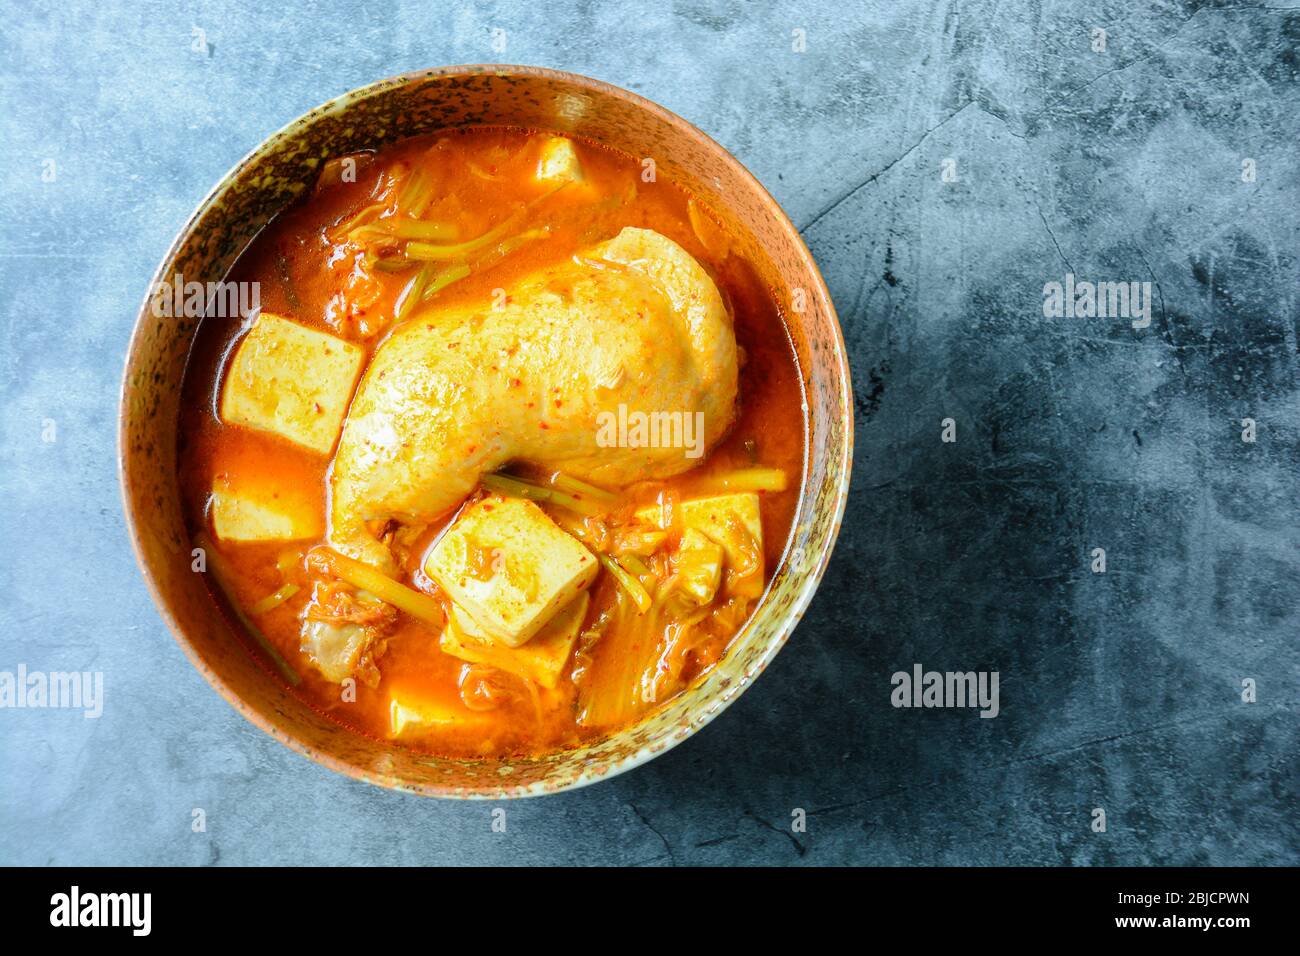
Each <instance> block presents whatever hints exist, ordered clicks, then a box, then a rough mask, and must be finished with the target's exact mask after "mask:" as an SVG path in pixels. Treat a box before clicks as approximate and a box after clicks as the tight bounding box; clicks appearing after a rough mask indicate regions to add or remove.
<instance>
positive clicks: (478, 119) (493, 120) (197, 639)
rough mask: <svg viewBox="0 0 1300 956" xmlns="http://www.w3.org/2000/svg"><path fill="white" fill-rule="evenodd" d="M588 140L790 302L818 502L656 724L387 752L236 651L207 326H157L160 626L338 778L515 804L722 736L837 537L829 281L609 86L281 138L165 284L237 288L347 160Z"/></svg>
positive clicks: (243, 169)
mask: <svg viewBox="0 0 1300 956" xmlns="http://www.w3.org/2000/svg"><path fill="white" fill-rule="evenodd" d="M501 125H505V126H522V127H531V128H535V129H545V130H555V131H559V132H568V133H574V134H576V135H579V136H582V137H585V138H588V139H591V140H595V141H596V142H599V143H603V144H606V145H609V146H612V147H615V148H618V149H621V150H623V151H624V152H626V153H630V154H631V155H633V156H635V157H640V158H642V159H644V158H653V159H654V160H655V163H656V166H657V168H658V170H659V171H660V174H661V175H665V176H667V177H669V178H670V179H672V180H674V181H676V182H677V183H679V184H680V185H682V186H684V187H685V188H686V189H687V190H689V191H690V192H691V193H693V194H694V195H695V196H696V197H697V198H698V199H699V200H701V201H702V202H704V203H705V204H706V205H707V206H709V208H711V209H712V210H713V211H714V212H715V213H716V214H717V215H718V216H719V217H720V218H722V219H723V221H724V222H725V223H726V225H727V226H728V228H729V231H730V232H731V233H732V234H733V236H735V237H736V239H737V240H738V253H737V254H739V255H742V256H743V257H745V258H746V259H747V260H748V261H749V263H750V265H751V266H752V267H753V268H754V269H755V270H756V271H757V273H758V275H759V276H760V278H761V279H762V280H763V281H764V283H765V284H766V285H767V286H768V287H769V288H770V289H771V290H772V293H773V294H774V295H775V296H776V297H777V298H778V300H779V301H780V302H781V303H782V305H783V308H784V311H785V313H786V315H787V322H788V326H789V331H790V334H791V337H792V339H793V342H794V347H795V351H796V353H797V356H798V360H799V364H800V369H801V372H802V375H803V384H804V390H805V404H806V406H807V407H806V411H805V420H806V424H807V451H806V456H805V471H804V476H803V493H802V496H801V499H800V503H799V510H798V513H797V514H796V516H795V523H794V530H793V533H792V537H791V541H790V543H789V546H788V548H787V551H786V556H785V559H784V560H783V561H782V563H781V566H780V567H779V568H778V570H777V572H776V574H775V576H774V578H773V581H772V583H771V585H770V586H769V588H768V591H767V594H766V595H765V597H764V599H763V601H762V602H761V604H760V605H759V608H758V610H757V612H756V613H755V615H754V617H753V618H752V619H751V621H750V623H749V624H748V625H747V627H746V629H745V631H744V632H743V633H742V634H741V635H740V636H739V637H738V639H737V640H736V642H735V643H734V644H733V645H732V647H731V650H730V651H729V652H728V654H727V656H726V657H725V658H724V660H723V661H722V662H721V663H720V664H719V665H718V666H717V667H716V668H715V669H714V670H713V671H712V672H711V673H710V674H709V675H708V676H706V677H705V678H704V679H703V680H702V681H700V682H698V683H697V684H696V685H694V686H693V687H691V688H689V689H688V690H687V691H686V692H685V693H683V694H682V695H680V696H679V697H677V698H676V699H675V700H674V701H673V702H671V703H670V704H669V705H668V706H667V707H665V708H664V709H662V710H660V711H658V712H657V713H655V714H652V715H651V716H649V717H648V718H646V719H645V720H643V721H642V722H641V723H639V724H637V725H635V726H633V727H630V728H627V729H625V730H623V731H621V732H619V733H617V734H615V735H614V736H612V737H609V738H607V739H606V740H603V741H601V742H599V743H597V744H595V745H592V746H588V747H584V748H581V749H578V750H573V751H568V752H565V753H561V754H556V755H552V756H548V757H544V758H541V759H535V760H517V761H512V762H511V763H509V764H508V765H506V764H501V763H497V762H482V763H480V762H468V761H458V760H443V759H437V758H432V757H429V756H426V755H420V754H416V753H412V752H410V751H407V750H404V749H401V748H397V747H394V746H392V745H391V744H388V743H385V742H382V741H375V740H370V739H368V738H366V737H363V736H361V735H359V734H357V733H355V732H354V731H351V730H348V729H346V728H344V727H342V726H340V725H338V724H336V723H334V722H333V721H331V720H329V719H328V718H326V717H324V716H322V715H321V714H319V713H317V712H316V711H314V710H313V709H311V708H310V707H308V706H307V705H306V704H304V703H303V702H302V701H300V700H299V699H298V698H297V697H295V696H294V695H293V694H292V693H291V692H290V691H289V689H288V688H287V687H285V686H283V685H282V684H281V682H280V681H279V680H278V679H277V678H275V677H273V676H272V675H271V673H270V672H269V671H268V670H267V668H266V667H265V666H263V665H262V664H261V663H260V662H259V661H257V660H256V659H255V658H254V657H253V656H252V655H251V654H250V653H249V652H248V651H247V650H246V649H245V645H244V643H243V642H242V640H240V639H239V638H237V637H236V636H235V635H233V634H232V633H230V630H229V627H228V625H227V624H226V622H225V620H224V618H223V617H222V615H221V614H220V613H219V612H218V611H217V609H216V606H215V604H214V602H213V600H212V598H211V596H210V594H209V593H208V591H207V589H206V587H205V584H204V581H203V580H202V576H201V575H199V574H196V573H194V572H193V571H192V570H191V561H192V557H191V548H192V544H191V542H190V540H189V537H188V535H187V533H186V531H185V528H184V523H183V520H182V513H181V504H180V497H179V491H178V487H177V480H176V454H177V448H176V437H177V436H176V428H177V413H178V407H177V406H178V399H179V396H180V392H181V388H180V385H181V379H182V376H183V374H184V370H185V361H186V355H187V353H188V350H189V347H190V344H191V341H192V339H193V336H194V332H195V329H196V326H197V322H198V321H199V320H198V319H193V318H161V317H157V316H154V315H153V314H152V312H151V310H150V309H149V308H148V307H147V301H146V307H145V308H143V309H142V311H141V314H140V318H139V320H138V322H137V325H136V329H135V333H134V337H133V339H132V342H131V347H130V351H129V354H128V358H127V368H126V373H125V379H124V382H123V392H122V409H121V415H122V418H121V436H120V442H121V447H120V453H121V469H122V484H123V494H124V499H125V507H126V512H127V520H128V524H129V526H130V528H131V534H132V538H133V542H134V545H135V548H136V551H137V555H138V557H139V559H140V562H141V566H142V568H143V570H144V572H145V577H146V579H147V581H148V582H149V585H150V587H151V589H152V591H153V594H154V598H155V600H156V602H157V603H158V606H159V608H160V610H161V611H162V613H163V616H164V617H165V618H166V619H167V621H168V623H169V625H170V626H171V628H172V630H173V632H174V634H175V636H176V638H177V641H178V642H179V643H180V644H181V646H182V648H183V649H184V650H185V652H186V653H187V654H188V655H189V657H190V659H191V660H192V661H193V662H194V665H195V666H196V667H198V668H199V670H200V671H201V672H202V673H203V674H204V676H205V677H206V678H207V679H208V681H209V682H210V683H212V684H213V686H214V687H216V688H217V689H218V690H219V691H220V692H221V693H222V695H223V696H225V697H226V699H227V700H228V701H230V703H231V704H232V705H233V706H234V707H236V708H237V709H238V710H240V711H241V712H242V713H243V714H244V715H245V716H247V717H248V718H249V719H250V720H252V721H253V722H254V723H255V724H257V725H258V726H260V727H261V728H262V729H264V730H266V731H267V732H268V733H270V734H271V735H272V736H275V737H276V738H278V739H280V740H281V741H282V742H284V743H286V744H288V745H289V746H291V747H293V748H294V749H297V750H299V751H300V752H302V753H305V754H307V755H308V756H310V757H312V758H313V759H316V760H318V761H320V762H322V763H324V764H326V765H327V766H330V767H332V768H333V769H336V770H340V771H342V772H345V773H348V774H349V775H352V776H355V777H358V778H361V779H364V780H367V781H370V782H374V783H378V784H381V785H384V786H390V787H397V788H400V789H407V790H411V791H414V792H419V793H425V794H430V795H437V796H464V797H471V796H476V797H488V798H499V797H504V796H523V795H530V794H537V793H545V792H550V791H554V790H559V789H564V788H567V787H572V786H577V785H581V784H583V783H587V782H590V781H592V780H595V779H600V778H601V777H602V776H606V775H609V774H611V773H615V772H618V771H620V770H624V769H627V768H628V767H630V766H635V765H636V764H637V763H639V762H641V761H643V760H645V759H648V757H650V756H652V755H653V754H655V753H658V752H660V751H662V750H664V749H666V748H667V747H669V746H671V745H672V744H673V743H675V742H677V741H678V740H681V739H683V738H684V737H686V736H687V735H689V734H690V733H691V732H692V731H693V730H694V729H695V728H697V727H699V726H701V725H702V724H704V723H706V722H707V721H708V720H709V719H711V718H712V717H713V716H714V715H715V714H716V713H718V712H719V711H720V710H721V709H722V708H723V707H725V706H726V704H727V703H729V702H730V701H731V700H732V699H733V698H734V697H735V695H736V694H738V693H739V692H740V691H741V690H743V688H744V687H745V686H746V685H747V684H748V683H749V682H750V681H751V680H753V679H754V678H755V677H756V676H757V675H758V673H759V672H760V671H761V670H762V669H763V667H764V666H765V665H766V663H767V662H768V661H769V660H770V659H771V657H772V655H773V654H775V653H776V651H777V650H778V649H779V648H780V646H781V644H782V643H784V641H785V638H786V637H787V636H788V634H789V632H790V630H791V629H792V628H793V627H794V625H795V623H796V622H797V620H798V617H799V615H800V614H801V613H802V611H803V609H804V607H805V606H806V604H807V601H808V600H809V598H810V597H811V594H812V591H813V589H814V588H815V587H816V583H817V580H818V579H819V578H820V576H821V573H822V570H823V569H824V567H825V562H826V560H827V559H828V558H829V555H830V550H831V547H832V545H833V544H834V540H835V535H836V533H837V532H838V528H839V521H840V516H841V514H842V512H843V506H844V498H845V495H846V493H847V488H848V470H849V462H850V461H851V442H852V406H851V402H850V401H849V396H850V394H851V393H850V391H849V382H848V364H847V360H846V357H845V352H844V343H843V339H842V337H841V334H840V329H839V325H838V322H837V321H836V318H835V313H834V309H833V307H832V305H831V302H830V298H829V295H828V294H827V292H826V288H825V285H824V284H823V283H822V281H821V277H820V275H819V274H818V273H817V269H816V266H815V265H814V264H813V262H812V259H811V258H810V257H809V255H808V253H807V250H806V249H805V247H804V246H803V243H802V241H801V240H800V239H799V236H798V233H797V232H796V230H795V229H794V228H793V226H791V225H790V223H789V221H788V220H787V219H786V218H785V216H784V214H783V213H782V212H781V210H780V208H779V207H778V206H777V205H776V203H775V202H774V201H773V200H772V199H771V197H769V196H768V195H767V193H766V191H765V190H764V189H763V188H762V187H761V186H759V185H758V184H757V182H756V181H754V180H753V178H752V177H751V176H750V175H749V174H748V173H747V172H746V171H745V170H744V168H743V167H742V166H740V164H739V163H737V162H736V161H735V160H734V159H732V158H731V157H730V156H729V155H728V154H727V153H726V152H725V151H724V150H722V149H721V147H719V146H717V145H716V144H715V143H713V142H712V141H711V140H709V139H708V138H707V137H705V136H704V135H703V134H701V133H699V132H698V131H697V130H695V129H694V128H693V127H691V126H689V125H688V124H687V123H685V122H684V121H682V120H681V119H679V118H677V117H675V116H673V115H672V114H670V113H668V112H666V111H665V110H662V109H661V108H659V107H657V106H654V105H653V104H651V103H649V102H647V101H645V100H643V99H641V98H639V97H636V96H633V95H632V94H629V93H627V92H625V91H622V90H618V89H616V88H614V87H610V86H607V85H606V84H603V83H599V82H597V81H594V80H588V79H585V78H581V77H576V76H573V75H570V74H562V73H556V72H552V71H547V70H541V69H535V68H527V67H492V66H489V67H455V68H448V69H444V70H435V71H431V72H427V73H419V74H411V75H407V76H403V77H397V78H394V79H391V80H385V81H382V82H380V83H377V84H374V85H373V86H370V87H366V88H364V89H362V90H358V91H355V92H353V93H350V94H347V95H346V96H344V97H341V98H339V99H338V100H335V101H332V102H331V103H328V104H326V105H324V106H322V107H320V108H318V109H316V110H313V111H312V112H311V113H309V114H307V115H306V116H304V117H303V118H301V119H299V120H297V121H295V122H294V123H292V124H290V125H289V126H288V127H286V128H285V129H284V130H281V131H280V132H278V133H276V134H275V135H274V136H272V137H271V138H270V139H268V140H267V141H266V142H265V143H264V144H262V145H261V146H260V147H258V149H256V150H255V151H254V152H253V153H252V154H250V155H249V156H248V157H247V158H246V159H245V160H244V161H243V162H241V163H240V165H239V166H238V167H236V169H234V170H233V171H232V172H231V173H230V174H229V175H228V176H227V177H226V178H225V179H224V180H223V181H222V182H221V184H220V185H218V187H217V188H216V189H215V190H214V191H213V192H212V194H211V195H210V196H209V197H208V198H207V199H205V200H204V202H203V203H202V204H201V205H200V207H199V209H198V210H197V211H196V212H195V214H194V216H193V217H192V218H191V220H190V222H189V223H187V225H186V226H185V228H184V229H183V230H182V232H181V234H180V236H179V237H178V238H177V240H176V243H175V244H174V245H173V247H172V249H171V250H170V251H169V253H168V255H167V257H166V258H165V259H164V261H163V263H162V265H161V266H160V267H159V272H158V275H157V276H156V277H155V280H156V281H170V278H171V277H172V276H173V275H175V274H176V273H180V274H182V275H183V276H184V277H185V280H186V281H190V280H198V281H201V282H207V281H216V280H219V279H221V278H223V277H224V276H225V274H226V272H227V271H228V270H229V268H230V266H231V265H232V264H233V262H234V260H235V258H236V257H237V256H238V255H239V253H240V252H241V251H242V250H243V249H244V247H245V245H246V244H247V243H248V242H249V241H250V240H251V239H252V238H253V236H255V235H256V234H257V232H258V231H259V230H260V229H261V228H262V227H263V226H264V225H266V223H267V222H268V221H269V220H270V219H271V218H272V217H273V216H274V215H275V214H276V213H278V212H279V211H280V210H281V209H283V208H284V207H285V206H286V205H288V204H289V203H290V202H292V201H293V200H294V199H296V198H297V197H298V196H300V195H301V194H302V193H303V192H304V191H305V190H307V189H309V188H310V187H311V186H312V184H313V183H314V182H315V179H316V176H317V174H318V172H319V169H320V166H321V164H322V163H323V162H324V161H325V160H326V159H328V158H329V157H331V156H337V155H340V154H344V153H349V152H355V151H357V150H361V149H371V148H375V147H379V146H383V145H385V144H387V143H390V142H394V141H396V140H399V139H404V138H406V137H408V136H413V135H417V134H421V133H428V132H434V131H436V130H439V129H445V128H453V127H467V126H501Z"/></svg>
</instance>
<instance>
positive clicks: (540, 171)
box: [537, 136, 583, 184]
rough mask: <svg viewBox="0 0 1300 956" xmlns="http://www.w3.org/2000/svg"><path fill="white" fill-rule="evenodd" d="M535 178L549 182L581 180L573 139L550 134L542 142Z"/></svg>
mask: <svg viewBox="0 0 1300 956" xmlns="http://www.w3.org/2000/svg"><path fill="white" fill-rule="evenodd" d="M537 178H538V179H540V180H542V181H543V182H551V183H556V184H559V183H564V182H569V183H580V182H582V180H583V174H582V163H580V162H579V161H578V150H577V147H576V146H574V145H573V140H571V139H566V138H564V137H563V136H552V137H550V138H548V139H547V140H546V142H544V143H543V144H542V153H541V157H540V158H539V159H538V161H537Z"/></svg>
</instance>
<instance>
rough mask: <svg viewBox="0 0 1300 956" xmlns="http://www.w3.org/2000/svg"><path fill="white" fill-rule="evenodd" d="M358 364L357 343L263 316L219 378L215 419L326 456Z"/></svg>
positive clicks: (358, 370) (361, 353) (362, 358)
mask: <svg viewBox="0 0 1300 956" xmlns="http://www.w3.org/2000/svg"><path fill="white" fill-rule="evenodd" d="M365 359H366V353H365V350H364V349H362V348H360V347H359V346H356V345H353V344H352V343H350V342H345V341H343V339H340V338H336V337H335V336H333V335H326V334H325V333H324V332H317V331H316V330H315V329H309V328H307V327H306V326H303V325H299V324H298V323H297V322H293V321H290V320H289V319H286V318H284V317H283V316H279V315H273V314H271V313H269V312H263V313H261V315H259V316H258V318H257V322H256V323H255V324H254V325H253V327H252V329H250V330H249V332H248V334H247V335H246V336H244V340H243V341H242V342H240V343H239V348H238V349H236V351H235V357H234V359H233V360H232V361H231V363H230V370H229V371H228V372H227V373H226V381H225V385H224V386H223V387H222V391H221V419H222V421H225V422H230V423H233V424H236V425H247V426H248V427H249V428H256V429H259V430H261V431H267V432H272V433H274V434H276V435H279V436H280V437H281V438H285V439H287V440H288V441H291V442H293V443H294V444H297V445H301V446H302V447H304V448H307V449H309V450H311V451H314V452H317V453H318V454H321V455H328V454H329V453H330V450H331V449H332V448H333V447H334V442H335V441H337V440H338V437H339V432H340V431H341V430H342V428H343V416H344V415H346V414H347V410H348V403H349V402H350V401H351V400H352V389H353V387H354V386H355V385H356V384H357V378H358V376H359V375H360V374H361V366H362V365H363V364H364V363H365Z"/></svg>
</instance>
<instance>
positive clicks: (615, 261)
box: [329, 227, 737, 573]
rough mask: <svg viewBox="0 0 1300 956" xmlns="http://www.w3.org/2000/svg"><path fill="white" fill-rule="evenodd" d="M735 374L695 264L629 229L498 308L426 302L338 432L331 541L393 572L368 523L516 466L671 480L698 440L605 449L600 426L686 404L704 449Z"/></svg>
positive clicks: (438, 511)
mask: <svg viewBox="0 0 1300 956" xmlns="http://www.w3.org/2000/svg"><path fill="white" fill-rule="evenodd" d="M736 378H737V364H736V339H735V334H734V331H733V329H732V323H731V318H730V316H729V315H728V313H727V311H726V308H725V307H724V305H723V302H722V297H721V296H720V295H719V293H718V290H717V287H716V286H715V285H714V284H713V281H712V280H711V279H710V278H709V276H708V274H707V273H706V272H705V271H704V269H703V267H702V266H701V265H700V264H699V263H698V262H696V261H695V260H694V259H693V258H692V257H691V256H690V255H689V254H688V253H687V252H686V251H685V250H683V249H682V248H681V247H680V246H678V245H677V244H676V243H674V242H672V241H671V240H669V239H667V238H665V237H664V236H661V235H659V234H658V233H656V232H652V231H650V230H647V229H636V228H631V227H629V228H626V229H624V230H623V231H622V232H620V233H619V234H618V235H617V236H616V237H614V238H613V239H611V240H609V241H607V242H604V243H600V244H599V245H597V246H595V247H594V248H592V249H590V250H587V251H586V252H585V253H584V254H583V255H580V256H576V257H574V259H573V260H571V261H567V262H565V263H562V264H560V265H556V266H552V267H549V268H546V269H543V270H541V271H539V272H537V273H535V274H533V275H531V276H529V277H527V278H526V279H524V280H523V281H522V282H521V283H520V284H519V286H518V287H517V288H515V289H514V290H512V291H511V293H510V295H508V296H507V297H506V301H505V303H504V304H500V303H498V304H497V307H496V308H494V307H493V305H492V304H491V303H482V304H479V305H470V306H466V305H462V306H454V307H450V308H433V309H430V310H427V311H425V312H422V313H420V314H417V315H416V316H415V317H413V318H412V319H411V320H410V321H408V322H406V323H404V324H403V325H401V326H399V327H398V328H397V329H395V330H394V331H393V333H392V334H391V335H390V336H389V338H388V339H387V340H386V341H385V342H384V344H383V345H382V346H381V347H380V348H379V350H378V351H377V352H376V354H375V357H374V359H373V360H372V361H371V364H370V368H369V370H368V371H367V372H366V375H365V378H364V379H363V380H362V383H361V386H360V388H359V389H358V391H357V395H356V398H355V399H354V400H353V403H352V407H351V410H350V412H349V414H348V419H347V423H346V424H345V426H344V429H343V435H342V437H341V438H340V440H339V446H338V452H337V454H336V456H335V459H334V464H333V467H332V469H331V474H330V486H331V515H330V532H329V539H330V544H331V545H332V546H333V547H335V548H336V549H338V550H339V551H341V552H342V553H344V554H346V555H349V556H350V557H353V558H355V559H357V560H359V561H364V562H366V563H369V564H371V565H374V566H375V567H378V568H381V569H384V570H386V571H389V572H390V573H392V572H395V571H396V567H395V562H394V561H393V558H392V555H391V554H390V553H389V551H388V548H387V547H386V546H385V545H384V544H383V543H382V542H381V541H380V540H379V538H378V537H377V536H376V531H379V530H381V529H382V526H383V525H384V524H385V523H386V522H388V521H390V520H395V521H397V522H399V523H402V524H408V525H411V524H423V523H426V522H429V521H432V520H433V519H434V518H437V517H439V516H440V515H443V514H445V513H446V512H448V511H449V510H450V509H452V508H454V507H455V506H456V505H457V504H459V503H460V502H461V501H462V500H463V499H464V498H465V497H466V496H467V495H469V494H470V493H471V492H472V491H473V490H474V488H475V486H476V485H477V484H478V481H479V477H480V476H481V475H483V474H485V473H487V472H492V471H495V470H497V469H499V468H501V467H502V466H504V465H506V464H507V463H509V462H512V461H528V462H532V463H534V464H537V465H540V466H543V467H546V468H551V469H558V470H563V471H564V472H565V473H567V474H570V475H573V476H574V477H576V478H580V479H584V480H586V481H590V482H594V483H595V484H598V485H604V486H607V487H619V486H621V485H625V484H628V483H630V482H634V481H641V480H647V479H656V478H666V477H669V476H671V475H675V474H679V473H681V472H683V471H686V470H687V469H689V468H691V467H693V466H694V465H696V464H698V462H699V455H698V449H699V445H696V449H695V451H692V449H691V448H681V447H662V446H656V445H654V444H651V445H650V446H649V447H647V446H645V445H644V444H642V443H640V442H632V441H627V442H624V443H623V444H624V445H632V444H638V445H641V447H605V446H606V445H608V444H609V442H608V440H607V436H608V434H609V433H610V431H611V430H610V429H609V428H607V427H603V426H605V425H607V424H608V422H609V421H610V419H611V416H618V415H619V414H620V406H622V409H621V412H622V413H623V414H624V415H626V416H627V417H629V418H630V417H632V415H634V414H640V415H643V416H649V415H651V414H654V413H660V414H662V413H672V412H681V413H687V414H684V415H683V416H682V420H683V421H689V422H692V423H694V422H699V423H700V424H701V428H700V430H701V431H702V432H703V436H702V439H701V438H699V436H695V438H696V440H697V441H700V442H702V445H703V447H705V448H707V447H709V446H711V445H713V444H715V443H716V442H717V440H718V439H719V438H721V436H722V435H723V433H724V432H725V431H726V430H727V428H728V427H729V426H730V425H731V422H732V419H733V416H734V414H735V403H736V388H737V382H736ZM696 412H698V413H701V414H700V415H696V414H694V413H696ZM701 416H702V417H701Z"/></svg>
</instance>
